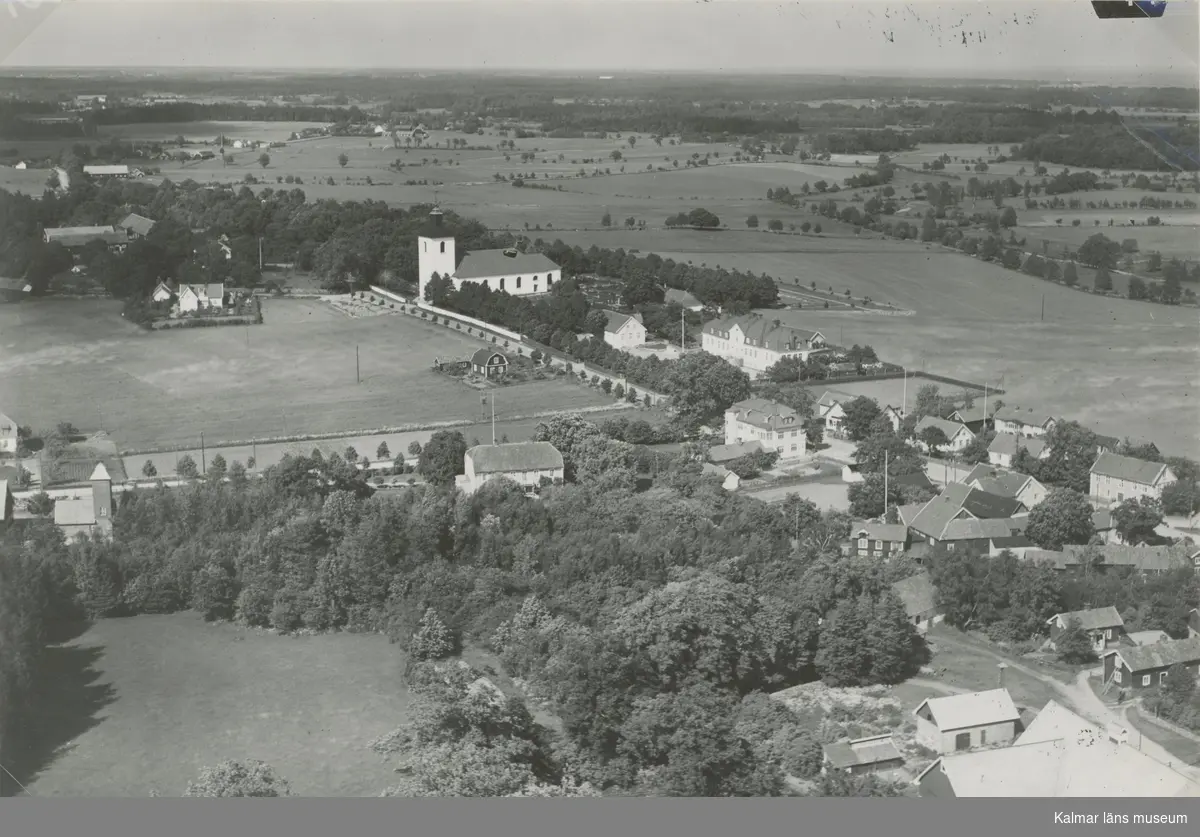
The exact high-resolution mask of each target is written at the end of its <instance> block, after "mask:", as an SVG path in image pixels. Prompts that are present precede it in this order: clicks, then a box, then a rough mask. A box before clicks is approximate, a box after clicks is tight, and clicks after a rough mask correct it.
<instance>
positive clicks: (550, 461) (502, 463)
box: [467, 442, 563, 474]
mask: <svg viewBox="0 0 1200 837" xmlns="http://www.w3.org/2000/svg"><path fill="white" fill-rule="evenodd" d="M467 457H468V458H469V459H470V460H471V462H472V463H473V464H474V469H475V473H477V474H508V473H518V472H521V471H553V470H558V469H560V468H562V467H563V458H562V454H561V453H559V452H558V448H556V447H554V445H552V444H550V443H549V442H510V443H508V444H504V445H476V446H475V447H473V448H471V449H470V450H468V451H467Z"/></svg>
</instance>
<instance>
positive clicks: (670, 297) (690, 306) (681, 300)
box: [663, 288, 704, 311]
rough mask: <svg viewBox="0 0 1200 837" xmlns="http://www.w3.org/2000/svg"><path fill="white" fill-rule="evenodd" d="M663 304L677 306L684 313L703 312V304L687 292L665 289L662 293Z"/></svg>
mask: <svg viewBox="0 0 1200 837" xmlns="http://www.w3.org/2000/svg"><path fill="white" fill-rule="evenodd" d="M663 302H665V303H666V304H667V305H678V306H679V307H680V308H682V309H683V310H685V311H703V310H704V303H703V302H701V301H700V300H698V299H696V297H694V296H692V295H691V294H690V293H688V292H687V291H681V290H679V289H678V288H667V289H666V291H665V292H664V293H663Z"/></svg>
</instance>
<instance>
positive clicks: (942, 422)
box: [913, 416, 975, 441]
mask: <svg viewBox="0 0 1200 837" xmlns="http://www.w3.org/2000/svg"><path fill="white" fill-rule="evenodd" d="M927 427H936V428H938V429H939V430H941V431H942V432H943V433H945V434H946V438H947V439H948V440H950V441H953V440H954V437H955V436H957V435H958V434H959V433H962V432H964V431H965V432H966V433H969V434H970V435H972V436H974V435H975V434H974V433H971V430H970V428H968V427H967V426H966V425H965V424H959V423H958V422H956V421H947V420H946V419H940V418H937V417H936V416H921V420H920V421H918V422H917V426H916V427H915V428H913V432H914V433H916V434H918V435H919V434H920V433H921V431H922V430H924V429H925V428H927Z"/></svg>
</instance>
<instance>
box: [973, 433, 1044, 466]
mask: <svg viewBox="0 0 1200 837" xmlns="http://www.w3.org/2000/svg"><path fill="white" fill-rule="evenodd" d="M1019 450H1025V451H1027V452H1028V453H1029V455H1030V456H1032V457H1033V458H1034V459H1045V458H1046V457H1047V456H1049V455H1050V448H1049V447H1047V445H1046V440H1045V439H1040V438H1038V437H1037V436H1021V435H1018V434H1016V433H997V434H996V436H995V438H993V439H992V441H991V443H990V444H989V445H988V462H989V463H991V464H992V465H999V466H1000V467H1001V468H1011V467H1012V464H1013V460H1014V459H1015V458H1016V456H1017V451H1019Z"/></svg>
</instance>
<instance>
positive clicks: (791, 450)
mask: <svg viewBox="0 0 1200 837" xmlns="http://www.w3.org/2000/svg"><path fill="white" fill-rule="evenodd" d="M803 424H804V422H803V420H802V419H801V418H800V415H799V414H798V413H797V412H796V411H795V410H793V409H792V408H791V407H787V406H784V405H783V404H777V403H775V402H774V401H768V400H767V399H765V398H748V399H746V400H745V401H739V402H738V403H737V404H734V405H733V406H732V407H730V408H729V409H728V410H726V411H725V444H727V445H729V444H734V443H737V442H746V441H758V442H761V443H762V446H763V448H764V449H766V450H773V451H776V452H777V453H778V454H779V458H780V459H792V458H795V457H798V456H803V455H804V451H805V444H806V437H805V433H804V426H803Z"/></svg>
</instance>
